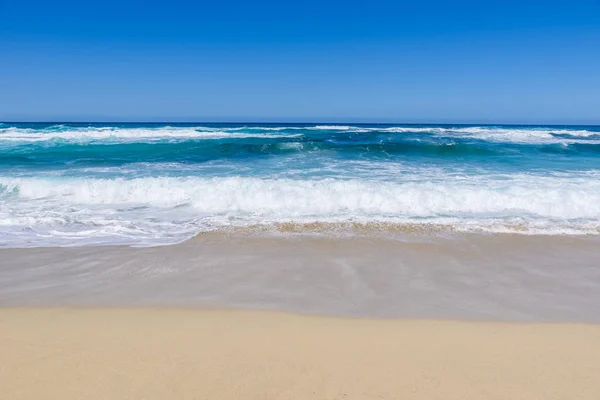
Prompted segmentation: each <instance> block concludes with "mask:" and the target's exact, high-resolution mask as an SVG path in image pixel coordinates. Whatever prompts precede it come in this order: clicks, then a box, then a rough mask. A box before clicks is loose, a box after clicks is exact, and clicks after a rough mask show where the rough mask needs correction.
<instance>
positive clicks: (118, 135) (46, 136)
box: [0, 127, 302, 143]
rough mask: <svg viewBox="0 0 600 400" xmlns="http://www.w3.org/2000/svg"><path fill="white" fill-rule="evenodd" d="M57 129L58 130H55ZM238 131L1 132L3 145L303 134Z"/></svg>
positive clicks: (182, 129)
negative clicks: (5, 143)
mask: <svg viewBox="0 0 600 400" xmlns="http://www.w3.org/2000/svg"><path fill="white" fill-rule="evenodd" d="M54 128H56V127H54ZM238 130H239V129H238V128H231V129H226V130H217V129H213V128H180V127H162V128H112V127H111V128H103V127H90V128H71V129H66V130H56V129H55V130H38V129H22V128H14V127H11V128H5V129H0V142H2V141H8V142H44V141H55V140H63V141H71V142H91V141H102V142H116V143H119V142H156V141H163V140H204V139H245V138H289V137H299V136H302V135H301V134H267V133H244V132H237V131H238Z"/></svg>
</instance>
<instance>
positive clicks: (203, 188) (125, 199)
mask: <svg viewBox="0 0 600 400" xmlns="http://www.w3.org/2000/svg"><path fill="white" fill-rule="evenodd" d="M278 222H292V223H308V222H337V223H339V222H361V223H370V222H384V223H408V224H446V225H452V226H454V227H455V228H456V229H463V230H489V231H515V232H521V233H523V232H522V231H523V230H525V231H526V232H527V233H553V234H555V233H572V234H574V233H595V234H598V233H600V181H599V180H598V179H597V176H580V177H568V176H564V177H561V176H554V177H541V176H530V175H514V176H504V177H500V176H498V177H487V178H486V177H481V176H479V177H446V178H444V177H439V179H437V180H422V181H407V183H402V182H395V183H394V182H376V181H364V180H333V179H326V180H291V179H259V178H241V177H232V178H214V179H207V178H197V177H187V178H184V177H181V178H166V177H165V178H158V177H156V178H138V179H131V180H124V179H64V178H63V179H34V178H0V246H11V245H15V243H18V244H19V245H20V246H22V245H23V244H24V243H25V244H27V243H29V244H31V245H66V244H96V243H129V244H156V243H173V242H177V241H181V240H184V239H186V238H188V237H190V236H193V235H194V234H196V233H198V232H200V231H203V230H210V229H216V228H219V227H228V226H246V225H254V224H269V223H278ZM514 226H517V227H518V228H511V227H514Z"/></svg>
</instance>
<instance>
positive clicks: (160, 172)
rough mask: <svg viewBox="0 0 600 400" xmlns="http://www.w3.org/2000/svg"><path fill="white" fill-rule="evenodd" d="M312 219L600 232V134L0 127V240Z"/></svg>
mask: <svg viewBox="0 0 600 400" xmlns="http://www.w3.org/2000/svg"><path fill="white" fill-rule="evenodd" d="M315 222H317V223H324V224H327V225H328V226H338V227H342V228H340V229H343V226H344V224H348V223H352V224H353V223H359V224H366V225H367V226H369V225H372V224H376V225H378V226H396V227H397V226H403V225H410V226H414V225H422V226H424V227H427V226H440V225H443V226H447V227H449V228H451V229H453V230H467V231H484V232H515V233H519V234H531V233H541V234H594V235H596V234H600V127H598V126H596V127H594V126H560V127H559V126H536V127H534V126H468V125H461V126H450V125H362V124H361V125H331V124H324V125H318V124H168V125H167V124H26V123H3V124H0V247H29V246H65V245H85V244H88V245H89V244H132V245H152V244H169V243H175V242H180V241H182V240H185V239H187V238H190V237H192V236H194V235H196V234H198V233H200V232H204V231H208V230H215V229H223V228H230V227H245V226H257V225H260V226H270V225H273V224H278V223H285V224H297V225H298V226H302V224H306V223H315Z"/></svg>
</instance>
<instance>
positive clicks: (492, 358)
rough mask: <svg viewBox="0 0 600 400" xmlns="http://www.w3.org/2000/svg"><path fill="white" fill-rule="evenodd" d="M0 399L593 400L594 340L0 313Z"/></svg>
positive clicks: (163, 314)
mask: <svg viewBox="0 0 600 400" xmlns="http://www.w3.org/2000/svg"><path fill="white" fill-rule="evenodd" d="M0 343H1V348H2V363H1V364H0V398H2V399H84V398H85V399H118V398H120V399H345V398H348V399H424V400H425V399H427V400H432V399H446V400H447V399H451V400H452V399H474V400H480V399H507V400H508V399H540V400H552V399H556V400H558V399H571V400H573V399H589V400H596V399H598V398H600V369H599V368H598V365H600V326H597V325H585V324H520V323H487V322H452V321H443V320H429V321H425V320H367V319H336V318H325V317H313V316H301V315H294V314H281V313H274V312H252V311H215V310H213V311H207V310H205V311H202V310H181V309H27V308H11V309H3V310H0Z"/></svg>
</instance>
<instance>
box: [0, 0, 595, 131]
mask: <svg viewBox="0 0 600 400" xmlns="http://www.w3.org/2000/svg"><path fill="white" fill-rule="evenodd" d="M0 120H73V121H85V120H97V121H101V120H122V121H157V120H169V121H177V120H180V121H190V120H198V121H206V120H212V121H233V120H243V121H266V120H270V121H315V122H319V121H348V122H352V121H373V122H377V121H382V122H392V121H394V122H449V123H453V122H465V123H468V122H474V123H558V124H562V123H581V124H600V0H571V1H563V0H555V1H553V0H547V1H537V0H521V1H513V0H505V1H483V0H482V1H463V0H456V1H434V0H430V1H427V0H424V1H419V2H417V1H380V0H371V1H368V2H352V1H323V0H322V1H315V0H307V1H302V2H298V1H296V2H283V1H261V0H257V1H253V2H252V1H244V2H242V1H212V2H207V1H184V0H170V1H152V0H149V1H145V2H142V1H131V0H120V1H116V0H104V1H99V0H98V1H74V0H73V1H71V0H54V1H39V0H35V1H30V0H0Z"/></svg>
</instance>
